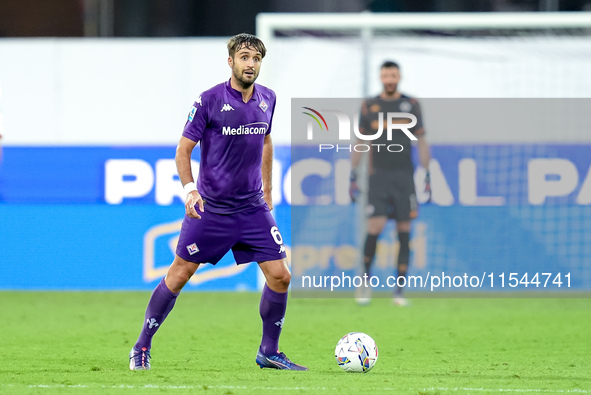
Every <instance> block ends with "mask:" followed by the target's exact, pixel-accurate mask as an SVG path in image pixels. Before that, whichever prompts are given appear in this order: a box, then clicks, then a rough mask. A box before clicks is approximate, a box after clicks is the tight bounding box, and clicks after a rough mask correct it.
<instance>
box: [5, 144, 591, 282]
mask: <svg viewBox="0 0 591 395" xmlns="http://www.w3.org/2000/svg"><path fill="white" fill-rule="evenodd" d="M590 149H591V146H589V145H455V146H452V145H450V146H447V145H435V146H433V147H432V154H433V158H434V160H433V161H432V163H431V166H430V167H431V173H432V184H433V199H432V202H431V203H429V204H423V205H421V208H420V215H419V219H418V220H416V221H415V223H414V229H413V242H412V243H413V246H412V248H413V255H412V258H411V272H412V273H413V274H417V275H419V274H420V275H423V276H426V275H427V274H428V273H431V274H432V273H434V272H437V273H441V272H445V273H446V274H450V275H460V274H464V273H469V274H474V275H477V273H478V275H481V274H483V273H484V272H486V275H488V274H490V273H493V275H494V278H498V275H499V274H500V273H504V272H506V273H510V272H518V273H525V272H529V273H534V272H540V271H544V272H546V271H550V270H551V271H552V272H553V273H558V272H561V273H564V274H566V273H570V279H569V280H570V288H571V289H575V290H589V289H591V206H590V204H591V176H590V174H589V169H590V167H591V156H590V155H589V154H588V153H589V152H591V150H590ZM174 152H175V147H172V146H165V147H75V146H73V147H70V146H62V147H5V148H4V151H3V157H2V162H1V163H0V289H152V288H153V287H154V285H155V284H156V282H157V281H159V279H160V278H161V277H162V276H163V275H165V273H166V269H167V267H168V265H169V264H170V263H171V262H172V259H173V256H174V253H173V251H174V248H175V245H176V240H177V238H178V232H179V229H180V223H181V221H182V218H183V215H184V206H183V203H182V200H181V199H182V188H181V186H180V183H179V182H178V177H177V175H176V168H175V165H174ZM294 152H297V155H294V154H293V153H294ZM348 155H349V154H348V153H347V152H343V153H342V156H338V157H337V158H336V159H335V158H333V159H331V160H325V159H324V158H323V157H322V156H321V155H318V153H316V152H314V151H313V150H308V149H302V150H296V151H294V150H293V149H292V147H288V146H278V147H276V149H275V167H274V169H275V171H274V194H275V195H274V202H275V209H274V215H275V217H276V220H277V224H278V226H279V229H280V230H281V232H282V235H283V239H284V240H285V241H286V244H287V246H288V251H289V253H290V256H291V261H292V272H293V274H294V278H293V281H292V285H294V286H297V284H298V282H299V283H300V284H301V280H302V278H303V276H311V275H338V274H341V273H348V274H354V273H356V272H357V270H358V265H359V262H360V258H359V243H360V240H361V238H362V236H360V234H359V232H358V229H359V228H360V226H359V218H360V216H359V215H358V213H359V211H360V210H361V208H360V207H357V205H352V204H350V202H348V201H344V200H342V199H339V198H338V197H337V194H336V192H335V191H334V190H331V189H330V188H328V189H326V188H324V189H322V188H320V189H316V188H314V183H315V182H317V181H318V179H322V180H323V183H321V184H322V185H335V183H334V182H332V181H331V177H333V178H334V174H336V173H337V171H348V170H346V169H347V167H346V166H345V165H343V166H341V165H340V164H339V165H337V163H336V161H339V160H340V161H343V162H342V163H346V162H347V160H348ZM194 158H198V152H196V155H194ZM310 159H313V160H315V161H316V162H312V163H314V164H315V166H313V167H311V170H310V173H309V174H303V175H301V176H300V177H299V178H298V179H297V180H294V178H293V171H292V170H293V168H294V166H295V165H298V164H301V163H304V161H307V160H310ZM322 161H325V162H326V163H324V162H322ZM317 165H323V166H324V168H325V169H327V170H326V171H324V172H323V173H322V174H317V173H316V172H317V171H318V169H321V168H323V166H317ZM195 166H196V168H198V164H197V163H195ZM343 169H345V170H343ZM421 171H422V169H417V174H416V181H417V185H419V186H420V181H421V180H422V176H423V175H424V171H423V173H421ZM315 180H316V181H315ZM419 189H420V187H419ZM418 192H419V193H418V195H419V201H424V199H425V197H424V196H422V195H421V193H420V190H418ZM315 194H318V195H317V196H315ZM319 197H320V198H319ZM388 226H389V227H388V229H387V231H386V232H384V233H383V236H382V237H381V239H380V242H379V247H378V254H377V256H376V266H375V267H376V273H377V274H380V275H383V276H386V275H389V274H392V273H393V264H392V262H393V259H394V258H393V257H394V255H395V250H396V248H397V246H396V241H395V240H396V239H395V235H394V227H393V225H392V224H389V225H388ZM507 280H508V279H507ZM259 286H260V279H259V274H258V268H257V267H256V264H248V265H241V266H236V265H235V264H234V260H233V257H232V255H231V253H230V254H228V255H226V257H224V259H223V260H222V261H221V262H220V263H219V264H218V265H216V266H212V265H204V266H203V267H202V268H200V269H199V270H198V272H197V274H196V275H195V276H194V277H193V278H192V280H191V283H189V285H188V289H198V290H227V291H234V290H255V289H257V288H258V287H259ZM521 287H523V285H519V286H518V287H516V289H519V288H521ZM485 288H486V284H485ZM488 288H491V287H490V286H489V287H488ZM492 288H493V289H496V286H493V287H492Z"/></svg>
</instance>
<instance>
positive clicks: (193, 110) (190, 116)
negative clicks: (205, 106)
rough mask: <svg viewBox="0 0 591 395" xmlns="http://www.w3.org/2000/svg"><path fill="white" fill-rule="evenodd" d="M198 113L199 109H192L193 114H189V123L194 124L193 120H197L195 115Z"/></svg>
mask: <svg viewBox="0 0 591 395" xmlns="http://www.w3.org/2000/svg"><path fill="white" fill-rule="evenodd" d="M196 112H197V107H195V106H193V107H191V112H190V113H189V122H193V118H195V113H196Z"/></svg>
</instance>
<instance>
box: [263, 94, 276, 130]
mask: <svg viewBox="0 0 591 395" xmlns="http://www.w3.org/2000/svg"><path fill="white" fill-rule="evenodd" d="M271 92H272V93H273V97H272V99H273V100H272V103H273V104H272V106H273V108H272V109H271V118H269V128H268V129H267V132H266V133H265V136H266V135H268V134H271V128H272V127H273V116H274V115H275V105H276V104H277V96H275V92H273V91H271Z"/></svg>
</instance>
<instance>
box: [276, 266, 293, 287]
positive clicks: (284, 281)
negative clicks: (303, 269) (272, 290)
mask: <svg viewBox="0 0 591 395" xmlns="http://www.w3.org/2000/svg"><path fill="white" fill-rule="evenodd" d="M277 280H278V282H279V284H280V285H281V286H282V287H285V288H287V287H289V283H291V273H290V272H289V270H285V272H283V273H282V274H281V276H280V277H279V278H278V279H277Z"/></svg>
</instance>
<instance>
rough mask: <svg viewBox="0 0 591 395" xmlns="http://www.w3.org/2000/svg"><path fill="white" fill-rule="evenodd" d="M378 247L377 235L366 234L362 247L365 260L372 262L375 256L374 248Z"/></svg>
mask: <svg viewBox="0 0 591 395" xmlns="http://www.w3.org/2000/svg"><path fill="white" fill-rule="evenodd" d="M377 245H378V235H377V234H375V235H372V234H368V235H367V237H366V238H365V245H364V247H363V255H364V256H365V258H366V259H370V260H372V259H373V257H374V255H375V254H376V248H377Z"/></svg>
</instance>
